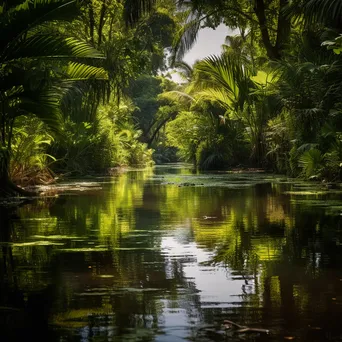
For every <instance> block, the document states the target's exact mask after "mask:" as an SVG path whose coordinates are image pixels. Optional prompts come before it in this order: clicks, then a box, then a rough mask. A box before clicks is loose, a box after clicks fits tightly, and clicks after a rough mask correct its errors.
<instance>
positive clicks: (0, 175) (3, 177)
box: [0, 157, 37, 198]
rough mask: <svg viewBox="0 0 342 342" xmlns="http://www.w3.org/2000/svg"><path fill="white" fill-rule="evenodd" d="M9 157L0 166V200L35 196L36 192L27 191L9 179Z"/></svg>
mask: <svg viewBox="0 0 342 342" xmlns="http://www.w3.org/2000/svg"><path fill="white" fill-rule="evenodd" d="M9 165H10V159H9V157H7V158H4V160H3V161H2V163H1V165H0V198H5V197H15V196H24V197H32V196H37V193H36V192H32V191H27V190H25V189H22V188H20V187H19V186H17V185H15V184H14V183H13V182H12V181H11V180H10V178H9Z"/></svg>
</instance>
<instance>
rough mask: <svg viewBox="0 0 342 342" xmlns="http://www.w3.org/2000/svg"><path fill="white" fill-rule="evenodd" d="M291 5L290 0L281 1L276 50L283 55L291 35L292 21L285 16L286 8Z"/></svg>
mask: <svg viewBox="0 0 342 342" xmlns="http://www.w3.org/2000/svg"><path fill="white" fill-rule="evenodd" d="M288 4H289V0H280V3H279V15H278V28H277V41H276V50H277V51H278V52H279V54H280V55H281V54H282V52H283V51H284V49H285V47H286V44H287V43H288V40H289V37H290V33H291V20H290V19H289V18H288V17H287V16H285V15H284V13H283V11H284V8H285V7H286V6H287V5H288Z"/></svg>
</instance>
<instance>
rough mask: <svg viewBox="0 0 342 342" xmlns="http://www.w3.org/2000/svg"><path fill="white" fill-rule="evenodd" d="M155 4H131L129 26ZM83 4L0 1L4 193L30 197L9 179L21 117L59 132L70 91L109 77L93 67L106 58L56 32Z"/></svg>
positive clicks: (0, 177)
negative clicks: (16, 124) (15, 128)
mask: <svg viewBox="0 0 342 342" xmlns="http://www.w3.org/2000/svg"><path fill="white" fill-rule="evenodd" d="M103 3H104V2H103ZM154 3H155V0H126V1H125V2H124V7H125V12H124V13H125V19H126V23H127V24H129V25H133V24H134V23H135V22H136V21H137V20H138V19H139V18H140V17H141V16H142V15H143V14H144V13H145V12H147V11H149V10H150V9H151V8H152V6H153V4H154ZM81 5H82V1H81V2H80V1H77V0H21V1H20V0H18V1H15V2H13V1H11V2H10V1H0V34H1V40H0V192H4V193H13V192H20V193H25V192H24V191H22V190H21V189H19V188H18V187H16V186H15V185H14V184H12V183H11V181H10V180H9V176H8V174H9V172H8V171H9V163H10V157H11V143H12V136H13V125H14V122H15V120H16V118H18V117H19V116H21V115H35V116H37V117H38V118H40V119H41V120H42V121H44V122H45V123H46V124H47V126H48V127H50V129H53V130H55V131H58V128H59V122H60V119H61V110H60V104H61V102H62V101H63V98H64V97H65V96H66V95H67V94H68V93H69V92H70V90H72V88H74V87H75V86H79V85H80V84H81V83H82V82H83V81H87V82H89V80H92V82H99V81H100V82H103V81H106V80H107V78H108V76H107V73H106V71H105V70H104V69H103V68H99V67H95V66H92V65H90V64H89V63H92V61H94V60H99V59H104V57H103V55H102V54H100V53H99V52H98V51H97V50H95V49H94V48H93V47H92V46H90V45H88V44H87V43H85V42H83V41H80V40H78V39H76V38H74V37H70V36H68V35H67V34H65V33H61V31H60V30H58V28H57V27H58V26H57V24H58V23H61V22H63V21H70V20H72V19H73V18H75V17H76V16H77V15H78V14H79V13H80V8H81ZM97 64H98V63H97Z"/></svg>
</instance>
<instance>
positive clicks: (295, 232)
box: [0, 166, 342, 342]
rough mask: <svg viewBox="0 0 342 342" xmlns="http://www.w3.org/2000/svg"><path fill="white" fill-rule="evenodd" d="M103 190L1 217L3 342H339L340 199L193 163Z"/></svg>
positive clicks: (127, 177) (132, 176)
mask: <svg viewBox="0 0 342 342" xmlns="http://www.w3.org/2000/svg"><path fill="white" fill-rule="evenodd" d="M98 183H99V184H98V186H101V187H102V190H98V189H97V188H98V186H97V187H96V188H89V189H88V191H85V192H82V193H79V192H72V191H69V193H67V194H64V195H61V196H60V197H58V198H48V199H42V200H39V201H37V202H35V203H32V204H28V205H25V206H22V207H20V208H18V209H16V210H14V209H13V210H9V209H8V208H6V209H5V208H0V215H1V229H0V235H1V236H0V241H1V244H0V247H1V251H0V259H1V264H0V276H1V279H2V280H1V281H0V286H1V287H0V324H1V327H2V330H1V333H0V334H1V341H2V340H5V341H6V340H8V341H19V340H22V339H23V338H25V339H26V340H35V339H40V338H44V339H48V340H49V341H59V342H61V341H77V342H78V341H170V342H171V341H189V340H192V341H225V340H229V341H241V340H250V341H282V340H284V339H296V340H302V341H323V340H340V338H341V337H340V336H341V334H340V332H341V328H340V322H339V316H340V315H341V313H342V310H341V308H342V307H341V305H342V269H341V267H340V265H341V264H342V250H341V247H340V241H341V238H342V235H341V227H340V226H341V216H340V209H341V208H342V201H341V194H340V193H339V192H324V191H323V192H322V191H320V192H319V191H317V189H314V188H312V186H310V188H308V185H306V184H300V183H296V182H287V181H284V180H283V179H278V178H277V177H274V176H269V175H263V174H249V175H246V174H238V175H236V174H222V173H221V174H214V173H213V174H207V175H203V174H197V175H196V174H193V173H192V172H191V169H189V168H186V167H184V166H183V167H178V166H177V167H173V168H171V169H170V168H166V167H160V168H157V169H155V170H145V171H132V172H129V173H126V174H121V175H118V176H116V177H114V178H113V179H110V180H101V179H99V180H98ZM303 189H304V190H303ZM308 189H309V190H308ZM224 319H229V320H232V321H235V322H237V323H240V324H242V325H248V326H251V327H260V328H265V329H270V330H271V334H270V335H265V334H256V333H252V334H248V333H238V332H235V331H233V330H232V329H231V331H230V330H229V331H228V332H227V334H224V333H223V331H222V329H221V325H220V324H221V323H222V322H223V320H224ZM215 327H217V329H216V330H215ZM19 328H20V329H19Z"/></svg>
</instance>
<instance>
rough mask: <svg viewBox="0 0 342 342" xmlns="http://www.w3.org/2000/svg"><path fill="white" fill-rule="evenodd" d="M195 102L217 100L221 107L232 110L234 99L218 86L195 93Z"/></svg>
mask: <svg viewBox="0 0 342 342" xmlns="http://www.w3.org/2000/svg"><path fill="white" fill-rule="evenodd" d="M196 100H197V103H199V102H201V101H212V102H217V103H218V104H219V105H220V106H221V107H222V108H223V109H226V110H232V108H233V106H234V101H233V100H232V98H231V96H230V94H229V93H227V92H226V91H225V90H223V89H220V88H207V89H204V90H202V91H198V92H197V93H196Z"/></svg>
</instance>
